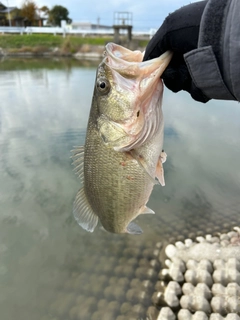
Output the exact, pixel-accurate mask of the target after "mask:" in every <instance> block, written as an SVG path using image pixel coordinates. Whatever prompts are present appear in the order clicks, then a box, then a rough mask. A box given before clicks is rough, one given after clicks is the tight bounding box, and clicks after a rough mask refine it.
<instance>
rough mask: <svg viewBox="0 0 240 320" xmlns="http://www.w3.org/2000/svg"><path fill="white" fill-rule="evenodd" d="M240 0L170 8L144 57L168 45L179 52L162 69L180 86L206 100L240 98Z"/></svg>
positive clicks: (173, 86)
mask: <svg viewBox="0 0 240 320" xmlns="http://www.w3.org/2000/svg"><path fill="white" fill-rule="evenodd" d="M239 17H240V1H239V0H208V1H200V2H196V3H193V4H190V5H188V6H185V7H182V8H181V9H179V10H177V11H175V12H174V13H172V14H170V15H169V16H168V17H167V18H166V19H165V21H164V23H163V24H162V26H161V27H160V28H159V30H158V31H157V33H156V34H155V36H154V37H153V38H152V39H151V40H150V42H149V44H148V46H147V48H146V52H145V56H144V60H148V59H152V58H154V57H157V56H159V55H160V54H162V53H163V52H164V51H166V50H173V52H174V55H173V58H172V61H171V63H170V64H169V66H168V68H167V69H166V70H165V72H164V73H163V75H162V78H163V80H164V83H165V85H166V86H167V87H168V88H169V89H171V90H172V91H174V92H177V91H179V90H186V91H188V92H189V93H190V94H191V96H192V97H193V98H194V99H195V100H197V101H201V102H207V101H208V100H210V99H223V100H238V101H240V86H239V85H238V82H239V81H238V79H239V76H240V64H239V63H237V60H239V58H238V57H239V52H240V24H239V22H238V21H239Z"/></svg>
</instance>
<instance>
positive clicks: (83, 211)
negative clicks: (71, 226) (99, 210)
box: [73, 188, 98, 232]
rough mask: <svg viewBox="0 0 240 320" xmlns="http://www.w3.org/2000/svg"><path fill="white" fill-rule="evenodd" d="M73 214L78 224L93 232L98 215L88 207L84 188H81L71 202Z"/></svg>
mask: <svg viewBox="0 0 240 320" xmlns="http://www.w3.org/2000/svg"><path fill="white" fill-rule="evenodd" d="M73 215H74V218H75V219H76V220H77V222H78V224H79V225H80V226H81V227H82V228H83V229H85V230H87V231H89V232H93V231H94V229H95V227H96V226H97V224H98V216H97V215H96V214H95V213H94V212H93V210H92V208H91V207H90V205H89V203H88V200H87V198H86V195H85V192H84V188H81V189H80V190H79V191H78V193H77V195H76V198H75V201H74V204H73Z"/></svg>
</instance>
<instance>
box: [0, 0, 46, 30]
mask: <svg viewBox="0 0 240 320" xmlns="http://www.w3.org/2000/svg"><path fill="white" fill-rule="evenodd" d="M44 20H46V18H44V17H42V15H41V14H40V13H39V14H38V13H36V15H35V20H34V21H33V23H31V22H30V21H28V19H26V18H25V17H23V16H22V15H21V10H20V9H18V8H17V7H6V6H5V5H4V4H3V3H1V2H0V26H14V27H27V26H38V27H42V26H43V22H44Z"/></svg>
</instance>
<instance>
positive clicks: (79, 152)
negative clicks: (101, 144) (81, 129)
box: [71, 146, 84, 183]
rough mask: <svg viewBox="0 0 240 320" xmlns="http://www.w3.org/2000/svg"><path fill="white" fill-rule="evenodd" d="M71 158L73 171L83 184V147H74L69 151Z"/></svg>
mask: <svg viewBox="0 0 240 320" xmlns="http://www.w3.org/2000/svg"><path fill="white" fill-rule="evenodd" d="M71 154H72V156H71V158H72V159H73V163H72V164H73V166H74V169H73V171H74V172H75V174H76V175H77V176H78V177H79V178H80V180H81V182H82V183H83V170H84V146H80V147H74V149H73V150H71Z"/></svg>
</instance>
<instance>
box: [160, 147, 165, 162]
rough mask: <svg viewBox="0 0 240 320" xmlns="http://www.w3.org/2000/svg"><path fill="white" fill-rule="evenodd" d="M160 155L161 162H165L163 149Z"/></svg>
mask: <svg viewBox="0 0 240 320" xmlns="http://www.w3.org/2000/svg"><path fill="white" fill-rule="evenodd" d="M160 157H161V160H162V163H164V162H166V160H167V154H166V152H165V151H164V150H162V152H161V155H160Z"/></svg>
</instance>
